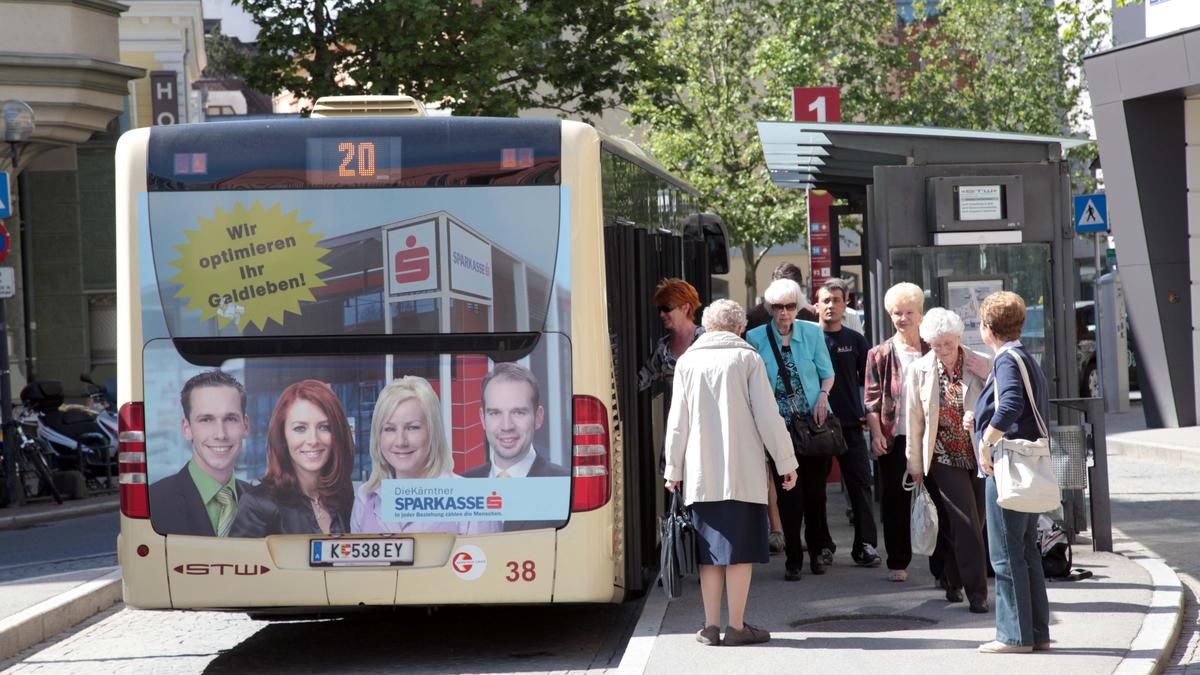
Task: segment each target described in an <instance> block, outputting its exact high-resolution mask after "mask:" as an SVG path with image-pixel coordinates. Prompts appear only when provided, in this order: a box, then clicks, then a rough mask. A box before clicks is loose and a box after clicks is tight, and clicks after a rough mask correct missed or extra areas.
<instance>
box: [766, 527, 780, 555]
mask: <svg viewBox="0 0 1200 675" xmlns="http://www.w3.org/2000/svg"><path fill="white" fill-rule="evenodd" d="M767 546H768V547H769V548H770V550H771V555H775V554H776V553H783V549H784V539H783V533H782V532H780V531H779V530H774V531H772V532H771V533H770V534H768V535H767Z"/></svg>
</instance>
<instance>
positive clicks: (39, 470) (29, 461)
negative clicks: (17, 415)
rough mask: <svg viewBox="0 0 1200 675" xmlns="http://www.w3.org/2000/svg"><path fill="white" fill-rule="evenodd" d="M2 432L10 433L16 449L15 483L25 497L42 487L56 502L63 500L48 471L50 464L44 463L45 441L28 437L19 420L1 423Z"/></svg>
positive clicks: (1, 451)
mask: <svg viewBox="0 0 1200 675" xmlns="http://www.w3.org/2000/svg"><path fill="white" fill-rule="evenodd" d="M3 429H4V433H6V434H8V433H12V434H13V435H14V436H15V438H14V439H13V440H14V441H15V445H16V446H17V447H16V450H17V461H16V468H17V483H18V484H19V485H20V486H21V490H22V491H23V493H24V495H25V497H36V496H38V495H39V494H41V492H42V490H43V489H46V490H48V491H49V492H50V494H51V496H53V497H54V502H55V503H56V504H61V503H62V502H63V499H62V494H61V493H59V491H58V487H57V486H56V485H55V484H54V476H53V474H51V473H50V465H49V464H47V463H46V455H45V452H46V451H47V448H46V441H44V440H42V439H40V438H30V437H29V436H27V435H26V434H25V430H24V429H22V428H21V424H20V422H18V421H16V420H10V421H9V422H7V423H6V424H4V425H3ZM5 447H6V446H3V445H0V476H3V475H4V474H3V467H4V462H3V461H2V460H3V454H4V448H5ZM5 480H7V477H5Z"/></svg>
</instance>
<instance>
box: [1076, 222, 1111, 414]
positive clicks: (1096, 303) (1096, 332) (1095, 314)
mask: <svg viewBox="0 0 1200 675" xmlns="http://www.w3.org/2000/svg"><path fill="white" fill-rule="evenodd" d="M1105 235H1106V233H1104V232H1097V233H1096V247H1095V248H1096V274H1095V278H1093V279H1092V318H1093V319H1094V321H1093V323H1094V324H1095V328H1093V329H1092V337H1093V339H1094V340H1095V345H1096V386H1097V393H1098V394H1099V395H1100V399H1101V400H1103V399H1104V359H1102V358H1100V356H1101V354H1103V352H1101V351H1100V319H1101V308H1100V272H1101V264H1102V262H1103V261H1102V254H1101V252H1100V238H1101V237H1104V236H1105ZM1091 395H1092V393H1091V392H1090V391H1081V392H1079V396H1080V397H1081V398H1090V397H1091Z"/></svg>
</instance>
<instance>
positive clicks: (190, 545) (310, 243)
mask: <svg viewBox="0 0 1200 675" xmlns="http://www.w3.org/2000/svg"><path fill="white" fill-rule="evenodd" d="M598 153H599V140H598V138H597V136H596V133H595V131H594V130H592V129H591V128H590V127H587V126H585V125H580V124H573V123H566V122H559V121H535V120H486V119H472V118H426V117H412V118H342V119H307V120H304V119H290V120H282V121H269V122H268V121H244V122H230V123H210V124H203V125H184V126H177V127H155V128H153V129H142V130H137V131H132V132H130V133H128V134H126V135H125V136H124V137H122V139H121V141H120V144H119V146H118V152H117V165H118V223H119V225H118V228H119V230H118V241H119V242H120V244H119V247H118V251H119V252H118V277H119V281H118V283H119V294H120V300H121V302H120V305H119V319H120V320H119V323H120V332H119V348H120V354H121V358H120V364H119V387H118V389H119V393H118V395H119V400H120V402H121V411H120V421H121V454H120V462H121V512H122V518H121V535H120V540H119V545H118V549H119V556H120V563H121V566H122V570H123V574H124V583H125V601H126V603H127V604H130V605H132V606H135V607H142V608H218V609H257V610H266V609H270V608H281V609H287V608H306V609H313V608H322V607H332V608H338V607H352V606H361V605H393V604H416V605H436V604H455V603H547V602H596V601H602V602H606V601H612V600H614V599H619V598H620V594H619V593H617V592H614V570H615V569H619V567H620V565H619V564H618V563H619V561H614V550H613V549H614V544H613V542H614V535H613V522H614V513H613V509H614V505H613V503H612V502H613V501H614V500H612V499H611V494H612V484H611V480H612V476H611V475H610V463H611V460H610V456H609V452H610V448H609V437H608V432H609V428H610V422H611V420H610V408H611V400H612V388H611V381H612V376H611V367H612V366H611V360H610V350H609V347H608V342H607V338H608V332H607V328H606V326H605V325H604V323H603V319H604V316H605V310H604V307H605V305H604V293H603V268H602V264H601V256H602V253H601V251H602V247H603V242H602V236H601V231H600V227H599V223H598V222H597V221H598V213H599V211H600V206H599V203H598V201H599V196H598V189H597V187H598V185H599V177H598V175H597V170H598V169H597V166H598ZM573 252H579V253H580V255H573ZM585 253H586V255H585ZM573 327H575V330H573ZM485 385H486V386H485Z"/></svg>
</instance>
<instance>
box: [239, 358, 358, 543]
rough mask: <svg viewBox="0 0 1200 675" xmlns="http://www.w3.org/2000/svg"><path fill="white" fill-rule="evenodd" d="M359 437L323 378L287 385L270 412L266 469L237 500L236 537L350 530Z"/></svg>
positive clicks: (340, 403)
mask: <svg viewBox="0 0 1200 675" xmlns="http://www.w3.org/2000/svg"><path fill="white" fill-rule="evenodd" d="M353 466H354V439H353V436H352V435H351V433H350V425H349V423H347V421H346V412H345V410H343V409H342V402H341V401H340V400H339V399H338V397H337V395H336V394H334V393H333V389H331V388H330V386H329V385H328V384H326V383H324V382H320V381H318V380H302V381H300V382H296V383H293V384H291V385H288V387H287V388H286V389H284V390H283V393H282V394H280V395H279V400H278V401H276V403H275V410H274V412H272V413H271V422H270V425H269V428H268V431H267V473H266V475H264V476H263V477H262V481H261V482H260V483H259V484H258V485H256V486H254V487H253V488H251V489H250V490H248V491H247V492H246V494H245V495H243V496H242V498H241V500H240V503H239V504H238V514H237V518H236V519H235V520H234V521H233V527H232V528H231V529H230V531H229V536H231V537H263V536H267V535H272V534H343V533H348V532H350V508H351V506H352V505H353V502H354V488H353V485H352V484H351V481H350V472H351V470H352V469H353Z"/></svg>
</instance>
